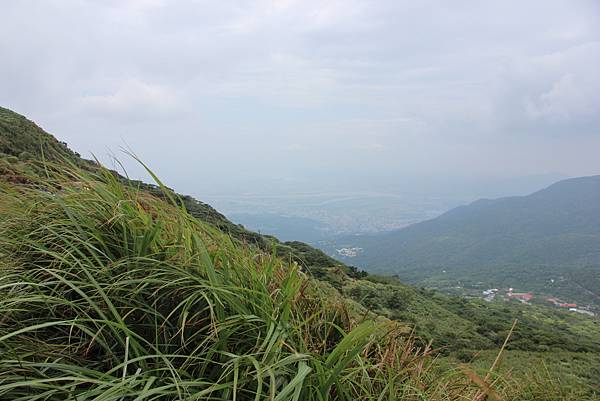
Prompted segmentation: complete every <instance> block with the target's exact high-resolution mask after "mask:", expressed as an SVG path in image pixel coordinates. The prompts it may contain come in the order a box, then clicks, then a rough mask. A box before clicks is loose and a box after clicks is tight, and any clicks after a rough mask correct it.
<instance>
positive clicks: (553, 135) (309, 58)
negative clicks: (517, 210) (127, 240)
mask: <svg viewBox="0 0 600 401" xmlns="http://www.w3.org/2000/svg"><path fill="white" fill-rule="evenodd" d="M1 21H2V23H1V24H0V104H1V105H3V106H5V107H9V108H11V109H13V110H15V111H17V112H20V113H22V114H25V115H27V116H28V117H29V118H31V119H32V120H34V121H36V122H37V123H38V124H39V125H41V126H42V127H44V128H45V129H47V130H48V131H50V132H51V133H53V134H55V135H56V136H57V137H58V138H60V139H61V140H64V141H66V142H68V143H69V145H70V146H71V147H72V148H73V149H75V150H77V151H79V152H80V153H82V154H84V155H89V154H90V153H91V152H93V153H95V154H96V155H97V156H99V157H101V158H103V159H104V160H106V155H107V154H109V153H110V152H112V153H115V154H117V155H118V154H119V149H120V148H121V147H123V146H129V147H131V148H132V149H133V150H134V151H135V152H136V153H137V154H138V155H139V156H141V157H142V158H143V159H144V160H145V161H146V162H147V163H148V164H150V165H151V166H152V167H153V168H154V169H155V170H156V171H157V172H158V174H159V176H161V177H162V178H164V179H165V181H166V182H167V183H169V184H171V186H174V187H175V188H177V189H179V190H181V191H183V192H187V193H193V194H196V195H198V196H199V197H200V198H201V197H202V194H203V193H218V192H219V191H226V190H228V191H232V189H233V190H235V188H238V187H239V188H242V187H243V185H241V183H244V182H245V183H246V184H248V183H256V182H261V181H262V182H270V183H273V185H272V186H270V187H269V188H270V189H269V190H277V187H278V185H280V184H281V185H282V186H284V185H287V186H290V187H293V186H295V185H298V188H303V189H304V190H310V189H317V186H318V185H317V184H316V183H320V184H323V183H328V182H333V181H341V180H344V177H346V178H348V177H356V178H355V180H356V181H355V182H356V185H357V187H360V186H367V185H368V184H369V182H375V181H378V180H379V181H384V182H388V181H389V182H390V185H391V186H401V185H402V182H403V181H402V180H403V178H402V177H404V178H406V179H407V177H411V178H412V179H413V181H412V182H413V184H414V182H415V180H416V181H419V180H421V179H422V180H424V181H426V180H430V181H431V180H434V177H435V178H436V179H438V180H439V179H444V180H446V179H447V178H448V177H455V178H456V179H457V180H459V179H468V178H476V179H487V178H494V179H496V178H502V179H511V178H517V177H527V176H531V175H545V174H555V175H564V176H575V175H590V174H600V73H599V71H600V2H598V1H578V0H566V1H548V0H540V1H493V2H492V1H474V0H473V1H456V0H453V1H400V0H380V1H359V0H344V1H323V0H320V1H309V0H299V1H292V0H289V1H276V0H274V1H224V0H215V1H183V0H177V1H175V0H173V1H168V0H114V1H113V0H105V1H101V0H96V1H83V0H79V1H76V0H38V1H33V0H31V1H27V0H20V1H5V2H3V4H2V11H1ZM120 158H121V159H122V158H123V157H122V156H120ZM126 165H128V166H129V167H128V168H129V169H131V171H132V172H133V173H134V175H135V174H137V171H138V170H137V169H136V168H135V167H131V163H127V162H126ZM440 177H441V178H440ZM407 182H408V181H407ZM313 183H314V185H315V186H314V188H313V187H311V185H313ZM252 185H254V184H252ZM406 185H408V184H406ZM247 189H248V188H246V187H245V188H244V190H247ZM390 190H392V188H390Z"/></svg>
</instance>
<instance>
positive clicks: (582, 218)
mask: <svg viewBox="0 0 600 401" xmlns="http://www.w3.org/2000/svg"><path fill="white" fill-rule="evenodd" d="M336 245H337V246H338V247H339V246H347V247H360V248H362V251H361V252H359V254H358V255H357V256H356V257H355V258H352V259H347V260H351V262H352V263H353V264H356V265H359V266H363V267H364V268H366V269H367V270H369V271H377V272H386V273H392V274H397V275H398V276H399V277H400V278H401V279H403V280H405V281H407V282H410V283H415V284H420V285H427V286H433V287H444V286H446V287H453V286H456V285H457V284H458V285H460V284H462V285H475V284H477V283H479V284H480V286H484V287H487V288H493V287H499V286H506V287H515V288H518V289H519V290H523V291H530V290H535V291H542V292H545V293H547V294H549V295H557V296H563V297H569V298H576V299H578V300H579V301H582V302H593V303H595V304H600V176H590V177H580V178H572V179H567V180H563V181H559V182H557V183H555V184H553V185H551V186H549V187H548V188H545V189H542V190H540V191H538V192H535V193H533V194H531V195H528V196H519V197H507V198H500V199H494V200H490V199H482V200H478V201H476V202H473V203H471V204H470V205H467V206H461V207H458V208H455V209H452V210H450V211H449V212H447V213H445V214H443V215H441V216H439V217H437V218H434V219H432V220H428V221H425V222H421V223H418V224H414V225H412V226H409V227H407V228H404V229H401V230H396V231H390V232H386V233H382V234H378V235H372V236H355V237H348V238H344V239H342V240H340V241H337V242H336Z"/></svg>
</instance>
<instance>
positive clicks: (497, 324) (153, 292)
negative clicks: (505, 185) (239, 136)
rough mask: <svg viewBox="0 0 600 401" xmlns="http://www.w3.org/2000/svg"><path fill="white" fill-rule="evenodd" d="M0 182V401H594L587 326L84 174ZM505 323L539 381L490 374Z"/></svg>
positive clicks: (28, 171) (7, 164)
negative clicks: (365, 263) (391, 274)
mask: <svg viewBox="0 0 600 401" xmlns="http://www.w3.org/2000/svg"><path fill="white" fill-rule="evenodd" d="M5 114H6V112H5ZM9 116H10V114H9ZM0 117H1V118H0V120H2V119H4V122H6V118H5V117H3V115H0ZM11 118H13V117H11ZM29 124H30V127H33V124H32V123H31V122H29ZM4 127H5V129H4V131H2V132H1V133H2V134H3V135H4V136H10V135H11V134H12V133H14V131H11V129H10V125H8V129H6V127H7V125H6V124H5V125H4ZM32 129H33V128H32ZM35 129H37V128H35ZM0 138H2V136H0ZM32 138H34V139H35V138H36V136H33V137H32ZM12 152H13V153H11V155H12V154H14V153H16V152H17V150H13V151H12ZM0 170H1V171H2V174H1V175H0V316H2V319H0V399H28V400H29V399H44V400H63V399H77V400H83V399H102V400H104V399H140V400H142V399H143V400H145V399H169V400H170V399H216V400H219V399H238V400H246V399H278V400H284V399H285V400H287V399H300V400H305V399H306V400H310V399H319V400H325V399H332V400H338V399H339V400H346V399H361V400H363V399H364V400H370V399H407V400H413V399H415V400H417V399H419V400H422V399H439V400H454V399H458V398H459V397H462V398H463V399H472V400H475V399H478V400H481V399H482V398H483V393H484V392H486V391H487V392H488V397H490V399H494V397H495V396H497V397H499V398H500V399H507V400H508V399H536V400H542V399H548V400H553V399H567V398H568V399H595V398H597V395H598V394H600V388H599V385H600V383H599V382H598V380H597V376H594V375H590V372H593V369H594V368H593V366H594V363H595V361H596V360H597V358H596V356H597V355H598V354H599V353H600V348H599V347H600V327H598V322H596V321H594V320H591V319H585V318H583V317H577V316H573V315H568V314H564V313H560V312H553V313H546V312H547V311H546V310H545V309H541V308H538V307H535V306H531V307H525V306H519V305H514V306H513V305H503V304H498V305H495V304H484V303H480V302H478V301H474V300H465V299H462V298H452V297H448V296H445V295H442V294H440V293H437V292H432V291H428V290H419V289H416V288H414V287H411V286H407V285H404V284H402V283H400V282H398V281H397V280H395V279H393V278H387V277H376V276H372V275H368V274H366V273H364V272H361V271H359V270H357V269H356V268H353V267H351V266H347V265H344V264H342V263H339V262H337V261H335V260H333V259H331V258H329V257H328V256H326V255H325V254H323V253H322V252H320V251H318V250H316V249H314V248H312V247H310V246H308V245H306V244H303V243H300V242H288V243H281V242H279V241H277V240H276V239H275V238H273V237H266V236H261V235H259V234H256V233H252V232H249V231H247V230H245V229H244V228H243V227H240V226H236V225H234V224H232V223H231V222H229V221H227V220H226V219H225V218H224V217H223V216H222V215H220V214H219V213H218V212H216V211H215V210H214V209H212V208H211V207H210V206H208V205H206V204H204V203H202V202H199V201H196V200H194V199H193V198H189V197H179V196H178V195H176V194H175V193H174V192H173V191H172V190H170V189H168V188H166V187H164V186H161V185H159V183H157V185H149V184H142V183H139V182H131V181H128V180H125V179H123V177H120V176H118V175H116V174H115V173H114V172H111V171H108V170H105V169H102V168H100V167H99V166H97V165H95V164H94V163H91V162H85V161H82V160H80V159H77V161H76V163H74V165H73V166H71V167H68V168H67V167H65V165H64V164H60V165H59V164H55V163H45V164H44V163H40V162H38V161H36V160H35V158H22V159H19V158H17V159H16V160H15V159H14V157H13V156H3V157H1V158H0ZM16 178H18V179H16ZM515 318H518V319H519V323H518V324H517V326H516V329H515V331H514V332H513V333H512V341H510V342H509V343H508V351H507V353H505V354H506V355H507V357H511V355H516V356H518V357H522V356H523V355H524V354H527V355H531V356H532V357H535V358H540V359H542V360H546V359H548V360H549V362H548V367H549V368H548V372H538V371H536V370H535V369H522V371H520V372H519V373H518V374H511V373H504V374H501V375H499V374H498V373H497V372H498V371H499V370H498V369H499V367H496V368H495V369H494V371H492V372H490V371H489V368H490V366H492V363H493V359H494V358H491V357H489V356H488V355H491V354H493V353H497V352H498V350H499V349H500V348H501V346H502V343H503V341H504V339H505V337H506V336H507V335H508V333H509V331H510V327H511V325H512V323H513V321H514V319H515ZM482 350H483V353H481V351H482ZM434 355H437V357H436V358H434V357H433V356H434ZM440 356H443V357H440ZM546 356H548V358H546ZM511 358H512V357H511ZM490 359H491V360H490ZM564 360H566V361H571V363H576V362H575V361H578V362H577V363H579V367H580V369H579V370H576V371H575V372H572V373H570V374H568V375H567V374H565V373H564V372H563V371H562V370H561V369H560V367H561V366H563V365H564V363H567V362H564ZM460 363H467V364H469V366H470V367H468V366H467V367H460V366H461V365H460ZM500 368H502V369H504V368H506V369H510V368H511V367H510V366H506V365H501V366H500ZM474 375H478V376H474ZM484 379H485V381H486V382H487V383H488V384H492V383H493V385H492V390H489V389H488V387H486V386H483V387H482V385H481V380H484ZM477 383H479V384H477ZM556 383H559V385H556ZM35 397H37V398H35ZM136 397H137V398H136ZM269 397H271V398H269Z"/></svg>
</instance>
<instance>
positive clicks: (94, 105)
mask: <svg viewBox="0 0 600 401" xmlns="http://www.w3.org/2000/svg"><path fill="white" fill-rule="evenodd" d="M80 104H81V106H82V108H83V109H85V110H86V111H88V112H89V113H91V114H97V115H102V116H105V117H106V118H118V119H120V120H121V119H126V120H135V121H138V120H141V119H144V120H152V119H154V118H156V117H160V118H164V117H168V116H171V117H173V114H174V113H177V112H180V111H181V108H182V107H184V105H183V104H181V103H180V102H179V99H178V98H177V96H176V94H175V93H174V91H173V90H171V89H169V88H167V87H165V86H160V85H152V84H148V83H146V82H142V81H140V80H137V79H129V80H125V81H123V82H119V84H118V85H117V86H116V88H115V90H114V91H113V92H111V93H108V94H102V95H84V96H82V98H81V100H80Z"/></svg>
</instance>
